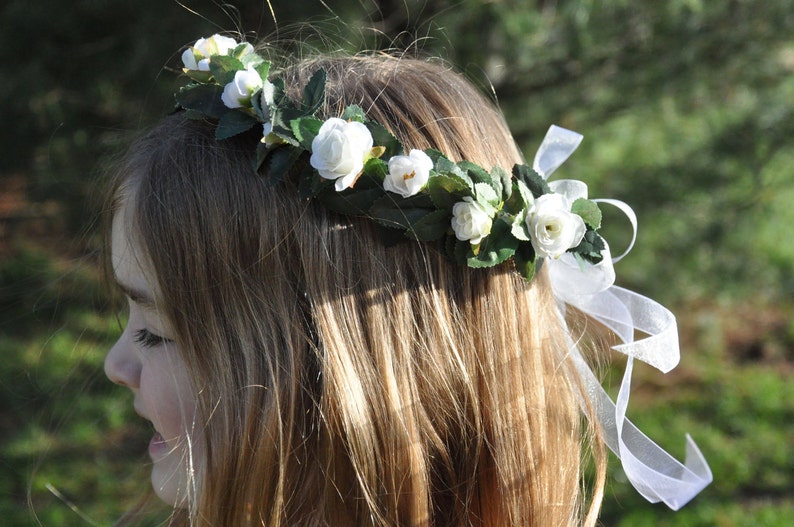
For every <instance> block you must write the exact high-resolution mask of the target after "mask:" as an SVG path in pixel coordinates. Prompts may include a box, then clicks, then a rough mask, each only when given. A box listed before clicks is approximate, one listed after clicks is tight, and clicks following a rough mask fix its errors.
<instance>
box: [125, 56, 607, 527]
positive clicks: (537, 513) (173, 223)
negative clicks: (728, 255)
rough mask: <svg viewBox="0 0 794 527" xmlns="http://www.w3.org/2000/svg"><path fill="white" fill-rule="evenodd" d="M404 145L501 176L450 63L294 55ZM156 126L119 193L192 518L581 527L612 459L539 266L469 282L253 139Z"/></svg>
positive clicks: (186, 126)
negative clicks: (321, 189) (161, 364)
mask: <svg viewBox="0 0 794 527" xmlns="http://www.w3.org/2000/svg"><path fill="white" fill-rule="evenodd" d="M320 67H322V68H324V69H325V70H326V72H327V74H328V84H327V101H326V105H325V107H324V108H323V110H322V114H323V117H329V116H336V115H338V114H339V112H340V109H341V108H343V107H345V106H347V105H349V104H358V105H360V106H361V107H362V108H363V109H364V110H365V111H366V113H367V115H368V117H369V118H371V119H373V120H376V121H378V122H380V123H381V124H383V125H384V126H386V127H387V128H388V129H390V131H391V132H392V133H394V134H395V135H396V136H397V137H398V138H399V139H400V140H401V142H402V143H403V144H405V145H406V147H407V148H428V147H433V148H437V149H438V150H441V151H442V152H444V153H445V154H446V155H447V156H448V157H450V158H451V159H453V160H457V159H467V160H470V161H473V162H475V163H477V164H480V165H482V166H484V167H491V166H494V165H500V166H502V167H507V168H509V167H511V166H512V165H513V164H514V163H516V162H520V161H521V155H520V153H519V151H518V150H517V148H516V146H515V144H514V141H513V139H512V137H511V135H510V133H509V131H508V129H507V126H506V124H505V122H504V119H503V117H502V116H501V114H500V113H499V112H498V110H496V109H495V108H494V106H493V105H492V104H491V103H490V101H488V100H487V99H486V98H485V97H483V96H482V95H481V94H480V93H479V92H478V91H477V90H476V89H475V88H474V87H473V86H472V85H471V84H470V83H469V82H468V81H466V80H465V79H463V78H462V77H461V76H459V75H457V74H455V73H453V72H452V71H450V69H449V68H447V67H445V66H443V65H440V64H437V63H433V62H429V61H422V60H417V59H408V58H404V57H403V58H393V57H388V56H379V55H378V56H359V57H331V58H319V59H313V60H305V61H302V62H300V63H299V64H297V65H294V66H291V67H289V68H286V69H285V70H283V71H281V72H279V75H280V76H281V77H283V78H284V80H285V84H286V85H287V86H288V87H292V88H294V89H300V87H302V86H303V85H305V83H306V81H307V80H308V78H309V76H310V75H311V73H312V72H313V71H315V70H316V69H317V68H320ZM213 133H214V130H213V127H212V126H211V125H210V124H208V123H205V122H201V121H191V120H189V119H186V118H185V116H184V115H182V114H175V115H172V116H169V117H168V118H166V119H165V120H164V121H163V122H162V123H161V124H159V125H158V126H157V127H156V128H154V129H153V130H152V131H151V132H150V133H149V134H148V135H146V136H145V137H144V138H142V139H141V140H139V141H138V142H137V143H136V144H135V145H134V146H133V148H132V149H131V151H130V153H129V155H128V156H127V158H126V161H125V163H124V164H123V166H122V167H121V170H120V171H119V177H118V180H117V181H116V183H115V186H114V189H115V191H114V195H115V199H116V200H120V199H122V198H123V194H124V192H123V190H122V189H127V188H130V187H134V188H135V192H134V193H132V195H134V197H135V198H134V200H135V201H134V203H132V204H131V209H132V210H133V215H134V216H133V217H134V226H133V229H134V230H135V231H136V232H137V233H138V236H139V238H140V242H141V245H142V248H143V250H144V251H145V252H146V256H147V257H148V259H149V260H150V261H151V263H152V266H153V269H154V270H155V273H156V278H157V280H158V284H159V289H160V291H162V298H160V299H158V300H159V301H160V303H161V304H162V305H163V306H164V309H165V311H166V316H167V317H168V318H169V320H170V322H171V325H172V326H173V328H174V331H175V337H176V341H177V342H178V344H179V345H180V348H181V350H183V354H184V360H185V362H186V364H187V366H188V368H189V370H190V373H191V376H192V379H193V382H194V383H195V390H196V394H197V399H198V407H199V413H200V415H201V416H202V418H203V421H202V426H201V427H200V433H203V434H204V435H205V442H206V459H205V460H204V462H203V464H202V465H203V467H202V474H201V476H200V481H201V485H200V490H199V493H198V496H196V497H195V498H194V500H193V502H192V506H191V509H190V512H189V513H186V514H184V515H183V517H182V519H180V520H179V521H175V522H174V523H185V524H189V525H196V526H199V525H201V526H205V525H206V526H232V525H234V526H249V525H266V526H268V527H276V526H285V525H307V526H347V525H350V526H354V525H355V526H363V525H372V526H398V525H399V526H431V525H432V526H444V527H447V526H464V525H465V526H500V527H501V526H509V525H514V526H522V527H523V526H544V527H545V526H562V525H565V526H567V525H578V524H582V523H584V524H587V525H593V524H594V523H595V517H596V514H597V511H598V507H599V502H600V496H601V492H602V486H603V472H604V464H605V462H604V454H603V449H602V448H601V447H598V446H596V447H595V448H593V449H592V450H593V451H594V452H595V456H594V457H595V466H596V478H595V481H596V484H595V488H594V489H591V490H590V493H591V503H590V506H589V512H587V511H586V509H587V507H586V506H585V501H586V496H585V494H586V493H584V492H583V491H582V487H583V479H584V478H583V474H582V472H583V469H582V466H583V459H584V457H585V454H586V453H587V452H589V451H590V450H591V448H589V447H588V438H589V437H590V435H591V434H590V433H589V432H588V429H587V427H588V426H589V425H585V426H583V425H582V419H581V417H580V416H581V414H580V411H579V407H580V404H579V401H580V399H581V397H582V394H581V393H580V386H579V382H578V380H577V376H576V373H575V371H574V368H573V366H572V364H571V362H570V360H569V359H568V358H567V356H566V351H567V346H568V344H567V341H566V333H565V329H564V328H563V327H562V325H561V322H560V319H559V316H558V311H557V308H556V306H555V302H554V298H553V297H552V295H551V293H550V291H549V287H548V283H547V279H546V276H545V273H543V272H540V273H539V275H538V276H536V277H535V279H534V280H533V281H532V282H531V283H526V282H525V281H524V280H523V279H522V278H521V277H520V276H519V275H518V274H517V273H515V272H514V271H513V270H512V268H511V264H505V265H501V266H498V267H495V268H491V269H468V268H461V267H458V266H456V265H455V264H452V263H450V262H449V261H447V260H446V259H445V258H444V257H443V255H442V254H441V252H440V251H437V250H436V249H435V248H433V247H430V246H424V245H422V244H418V243H415V242H411V241H406V242H404V243H398V244H396V245H394V246H387V245H385V244H383V243H381V242H380V241H379V240H378V233H377V230H376V227H375V226H374V225H373V224H372V223H371V222H369V221H368V220H366V219H355V218H354V219H351V218H344V217H340V216H337V215H335V214H333V213H329V212H328V211H327V210H325V209H323V208H321V207H319V206H318V205H317V204H315V203H313V202H310V201H305V200H302V199H301V198H299V195H298V192H297V190H296V188H295V187H294V185H292V184H291V183H290V182H289V181H286V182H283V183H280V184H277V185H272V184H270V183H269V181H268V178H267V177H262V176H259V175H257V174H256V173H255V172H254V171H253V169H252V156H253V153H254V147H255V145H256V142H257V141H258V137H255V136H254V134H252V135H248V136H242V137H236V138H233V139H229V140H224V141H216V140H215V139H214V136H213Z"/></svg>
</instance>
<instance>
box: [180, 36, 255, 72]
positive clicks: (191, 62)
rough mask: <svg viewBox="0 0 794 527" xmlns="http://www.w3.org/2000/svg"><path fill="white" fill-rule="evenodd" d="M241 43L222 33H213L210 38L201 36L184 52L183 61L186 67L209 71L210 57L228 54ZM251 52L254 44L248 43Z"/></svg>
mask: <svg viewBox="0 0 794 527" xmlns="http://www.w3.org/2000/svg"><path fill="white" fill-rule="evenodd" d="M238 45H239V44H238V43H237V41H236V40H234V39H233V38H229V37H224V36H222V35H212V36H211V37H208V38H200V39H198V40H197V41H196V43H195V44H193V46H192V47H190V48H188V49H186V50H185V51H184V52H183V53H182V63H183V64H184V65H185V69H188V70H198V71H209V70H210V57H212V56H213V55H228V54H229V52H230V51H231V50H233V49H234V48H236V47H237V46H238ZM248 47H250V48H251V49H250V52H253V51H254V48H253V46H251V45H250V44H248Z"/></svg>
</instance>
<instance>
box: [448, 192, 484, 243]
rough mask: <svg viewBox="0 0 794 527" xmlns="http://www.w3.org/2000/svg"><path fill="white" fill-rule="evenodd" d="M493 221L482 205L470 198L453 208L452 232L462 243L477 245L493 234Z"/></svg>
mask: <svg viewBox="0 0 794 527" xmlns="http://www.w3.org/2000/svg"><path fill="white" fill-rule="evenodd" d="M492 226H493V219H491V216H490V214H488V212H487V211H486V210H485V207H483V206H482V205H481V204H479V203H477V202H476V201H474V199H473V198H471V197H470V196H466V197H465V198H463V201H459V202H457V203H455V205H453V206H452V230H454V231H455V237H456V238H457V239H459V240H460V241H466V240H469V242H471V243H472V244H473V245H477V244H478V243H480V242H481V241H482V239H483V238H485V237H486V236H488V235H489V234H490V233H491V227H492Z"/></svg>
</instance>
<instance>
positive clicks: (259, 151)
mask: <svg viewBox="0 0 794 527" xmlns="http://www.w3.org/2000/svg"><path fill="white" fill-rule="evenodd" d="M271 152H272V149H271V148H270V147H268V146H267V145H266V144H265V143H259V144H258V145H256V157H255V158H254V172H256V173H257V174H258V173H260V169H261V168H262V165H263V164H264V163H265V160H266V159H267V157H268V156H269V155H270V153H271Z"/></svg>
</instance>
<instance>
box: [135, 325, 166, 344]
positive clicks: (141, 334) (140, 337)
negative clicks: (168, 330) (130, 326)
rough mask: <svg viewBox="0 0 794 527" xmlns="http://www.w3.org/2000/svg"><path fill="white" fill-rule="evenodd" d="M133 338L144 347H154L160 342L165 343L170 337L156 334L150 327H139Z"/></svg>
mask: <svg viewBox="0 0 794 527" xmlns="http://www.w3.org/2000/svg"><path fill="white" fill-rule="evenodd" d="M133 340H134V341H135V342H136V343H137V344H140V345H141V346H143V347H144V348H153V347H155V346H158V345H160V344H163V343H165V342H166V341H167V340H168V339H166V338H165V337H161V336H160V335H155V334H154V333H152V332H151V331H149V330H148V329H145V328H144V329H139V330H138V331H136V332H135V337H134V338H133Z"/></svg>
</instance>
